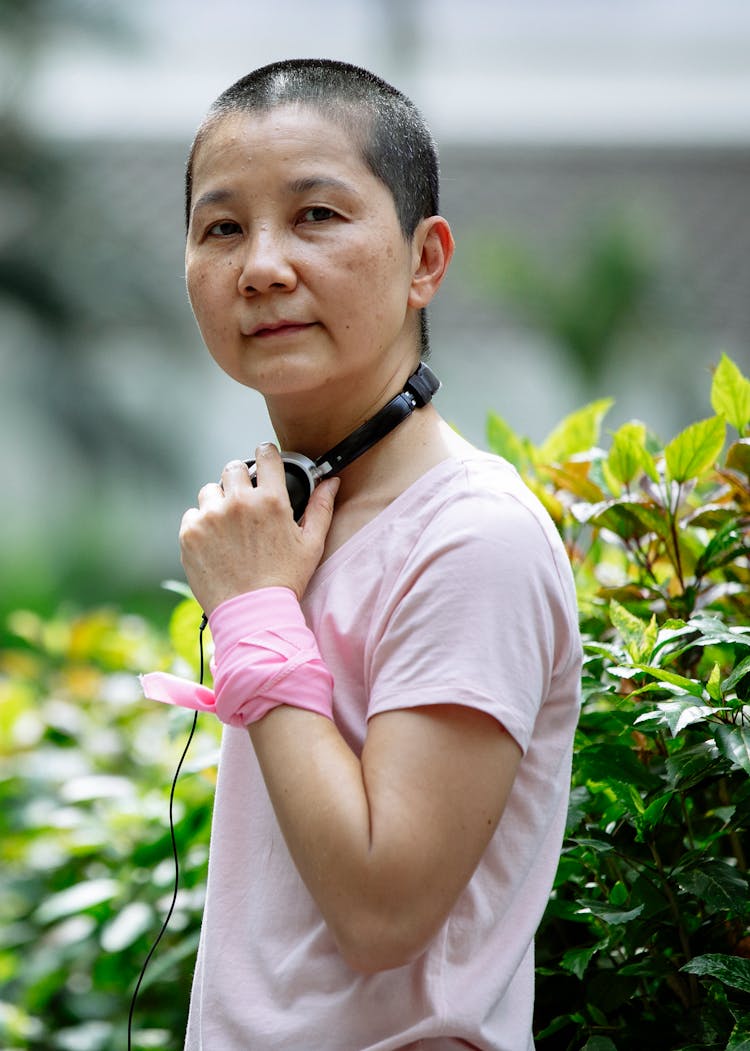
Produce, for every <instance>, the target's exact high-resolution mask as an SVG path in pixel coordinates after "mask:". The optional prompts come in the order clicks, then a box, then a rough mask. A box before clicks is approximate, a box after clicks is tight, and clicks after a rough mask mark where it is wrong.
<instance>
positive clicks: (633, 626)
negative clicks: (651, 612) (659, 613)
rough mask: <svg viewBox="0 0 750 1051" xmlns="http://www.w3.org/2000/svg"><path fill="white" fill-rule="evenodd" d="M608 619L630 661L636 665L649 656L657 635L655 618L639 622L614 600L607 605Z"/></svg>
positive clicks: (638, 619)
mask: <svg viewBox="0 0 750 1051" xmlns="http://www.w3.org/2000/svg"><path fill="white" fill-rule="evenodd" d="M609 617H610V620H611V621H612V625H613V627H614V628H616V630H617V631H618V632H619V633H620V635H621V637H622V641H623V643H624V645H625V649H626V650H627V651H628V654H629V655H630V658H631V660H632V661H634V662H635V663H636V664H637V663H638V662H639V661H642V660H644V658H646V657H650V656H651V653H652V652H653V649H654V646H655V645H656V639H657V636H658V633H659V629H658V626H657V624H656V617H654V616H652V617H651V620H650V621H648V622H646V621H644V620H641V619H640V617H636V616H634V615H633V614H632V613H631V612H630V611H629V610H627V609H626V608H625V607H624V606H621V605H620V603H619V602H616V601H615V600H614V599H612V601H611V602H610V604H609Z"/></svg>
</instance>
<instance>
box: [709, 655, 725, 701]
mask: <svg viewBox="0 0 750 1051" xmlns="http://www.w3.org/2000/svg"><path fill="white" fill-rule="evenodd" d="M706 693H707V694H708V696H709V697H710V698H711V700H712V701H716V702H717V703H719V702H720V701H721V699H722V696H721V668H720V667H719V665H718V664H716V663H714V666H713V668H712V669H711V674H710V675H709V677H708V682H707V683H706Z"/></svg>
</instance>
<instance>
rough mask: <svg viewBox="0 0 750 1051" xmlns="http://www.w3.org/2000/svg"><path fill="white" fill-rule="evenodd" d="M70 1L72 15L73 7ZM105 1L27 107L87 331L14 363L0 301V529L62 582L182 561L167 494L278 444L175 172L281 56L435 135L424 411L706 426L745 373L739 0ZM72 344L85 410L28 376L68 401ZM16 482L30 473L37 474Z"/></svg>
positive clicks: (165, 569) (747, 134)
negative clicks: (196, 261)
mask: <svg viewBox="0 0 750 1051" xmlns="http://www.w3.org/2000/svg"><path fill="white" fill-rule="evenodd" d="M32 6H34V5H32ZM67 6H69V7H70V10H71V12H77V13H78V15H79V16H80V15H81V13H82V12H83V18H82V19H81V18H79V20H78V21H75V20H74V19H73V18H72V17H71V19H70V20H66V18H65V17H60V12H61V9H65V8H66V7H67ZM96 6H97V10H98V12H99V16H100V21H101V16H103V15H110V16H111V20H112V25H110V26H109V27H105V31H102V27H101V25H100V26H99V27H98V30H99V31H98V32H97V33H94V34H92V32H91V25H90V24H88V25H87V24H86V22H87V18H89V16H90V13H91V10H92V6H91V5H87V4H84V3H79V4H73V3H72V0H70V4H69V5H58V6H57V7H56V10H57V14H58V17H57V18H56V20H55V22H54V23H53V22H52V21H51V20H50V22H49V24H48V25H46V24H45V25H43V26H41V30H42V31H41V32H39V33H38V34H37V45H38V50H37V54H36V61H35V62H34V64H33V66H31V67H30V69H29V79H28V86H27V89H25V90H24V91H23V92H22V93H20V92H17V93H16V97H17V100H18V103H17V104H18V107H19V113H20V119H21V120H22V122H23V124H24V126H25V127H27V128H30V129H33V130H34V132H35V134H36V135H38V136H39V138H40V139H41V140H42V141H49V142H52V143H54V147H55V150H56V151H57V152H58V154H59V155H61V156H63V157H64V159H65V167H66V179H65V181H64V183H61V184H60V185H59V187H58V188H57V189H56V190H55V198H54V202H53V203H54V206H53V207H49V208H48V209H47V211H46V213H45V222H44V224H43V228H42V229H41V230H40V229H36V230H34V231H33V234H32V236H35V237H38V238H41V240H42V242H44V243H45V244H47V245H48V246H49V252H50V256H51V258H53V259H59V260H60V264H59V265H60V268H61V269H65V274H64V281H63V283H62V287H64V288H65V289H66V290H67V293H66V294H67V296H68V297H69V301H70V302H71V303H75V304H76V306H77V309H78V310H79V311H80V313H81V320H82V324H81V326H80V334H79V335H78V337H77V340H78V342H77V344H76V348H75V354H72V353H71V354H70V357H69V358H66V357H65V354H66V353H70V351H69V350H68V351H65V349H64V348H63V349H62V350H61V351H60V355H61V357H60V356H59V357H58V358H57V359H56V360H55V361H54V364H53V363H52V356H53V355H54V354H55V351H54V349H53V347H47V350H46V352H45V354H40V355H38V356H37V358H36V359H34V357H33V355H30V354H29V349H28V341H29V340H30V339H33V338H34V337H33V332H32V330H31V329H29V327H28V326H27V324H26V323H25V321H24V319H23V317H22V312H21V313H19V311H18V309H17V304H16V306H14V307H13V309H11V310H9V312H8V322H7V324H6V325H5V326H4V329H5V336H4V338H3V346H2V348H1V349H0V360H1V361H2V368H3V375H4V380H3V394H2V397H3V401H4V402H5V403H6V404H4V406H3V410H2V413H1V414H0V438H1V439H2V441H3V447H4V448H5V449H6V450H9V451H10V454H9V455H6V456H5V457H3V458H2V468H1V469H0V471H1V476H0V484H1V485H2V486H3V491H4V492H15V493H21V494H23V499H19V500H18V501H17V502H15V501H14V504H13V509H12V514H10V515H9V516H8V517H7V519H6V524H7V526H8V529H9V530H10V532H11V534H12V536H13V538H15V541H16V542H17V543H18V545H19V548H18V549H19V550H20V549H24V550H25V551H27V552H28V551H30V550H36V551H37V552H38V555H37V561H38V565H42V566H45V565H46V566H47V568H46V570H45V573H46V574H47V577H46V579H47V580H48V581H49V583H50V587H53V588H54V587H60V588H63V587H65V586H66V584H67V580H68V575H66V573H63V572H62V571H60V561H61V560H64V559H66V558H67V559H72V564H73V565H74V567H75V568H76V569H81V570H82V571H83V568H85V566H86V564H87V560H88V564H91V565H95V566H97V567H104V568H103V569H101V572H100V571H99V570H97V572H98V573H99V579H101V580H104V581H105V582H106V580H107V579H108V578H107V576H106V572H107V567H110V568H112V569H113V570H114V573H113V580H114V581H115V583H114V585H113V586H120V585H121V584H122V583H123V582H124V581H126V580H127V579H128V578H133V579H138V580H140V581H148V580H150V579H153V580H158V578H159V575H169V574H170V573H175V572H177V571H178V570H177V568H176V566H177V560H176V543H175V540H174V534H175V532H176V526H177V523H178V521H179V516H180V514H181V511H182V508H183V507H184V506H185V505H186V504H187V503H189V502H191V501H192V500H193V498H194V493H195V491H196V490H197V488H198V487H199V485H200V484H201V483H202V482H203V481H204V480H205V479H206V478H210V477H215V476H216V475H217V473H218V471H219V470H220V467H221V465H222V464H223V463H224V462H225V461H226V459H228V458H229V457H231V456H235V455H237V454H249V453H250V451H251V450H252V448H253V447H254V445H255V443H256V442H257V441H258V440H261V439H263V438H266V437H267V436H268V434H269V427H268V423H267V419H266V416H265V411H264V409H263V407H262V403H261V402H260V399H258V398H257V397H256V396H255V395H254V394H252V393H251V392H244V391H241V390H235V389H234V386H233V385H232V383H231V382H230V381H229V380H227V379H226V378H225V377H223V376H222V375H221V374H220V373H219V372H218V370H217V369H216V367H215V366H214V365H213V364H212V363H211V362H210V360H209V359H208V355H207V354H206V353H205V352H204V351H203V350H202V348H201V346H200V341H199V337H198V335H197V332H196V331H195V329H194V326H193V323H192V320H191V318H190V315H189V308H188V305H187V302H186V299H185V295H184V288H183V284H182V237H183V220H182V186H181V182H182V172H183V166H184V158H185V154H186V151H187V148H188V145H189V142H190V139H191V136H192V133H193V131H194V129H195V127H196V125H197V124H198V122H199V121H200V119H201V116H202V114H203V112H204V111H205V109H206V107H207V105H208V104H209V103H210V101H211V100H212V99H213V98H214V97H215V96H216V95H217V94H218V93H219V91H221V90H222V89H223V88H224V87H226V86H227V85H228V84H229V83H230V82H231V81H232V80H234V79H236V77H238V76H240V75H242V74H243V73H244V72H247V71H248V70H249V69H251V68H253V67H255V66H257V65H260V64H263V63H265V62H268V61H273V60H274V59H277V58H282V57H288V56H291V55H304V56H314V55H324V56H326V57H334V58H341V59H345V60H347V61H353V62H357V63H360V64H363V65H366V66H368V67H369V68H371V69H373V70H374V71H375V72H378V73H380V74H381V75H383V76H385V77H386V78H387V79H391V80H393V81H394V82H395V83H396V84H398V85H399V86H401V87H403V88H404V90H406V91H407V93H409V94H411V96H412V97H413V98H414V99H415V100H416V101H417V102H418V104H419V105H420V106H421V108H422V109H423V111H424V112H425V114H426V115H427V117H428V120H429V121H430V123H431V124H432V127H433V129H434V131H435V133H436V137H437V139H438V142H439V144H440V146H441V158H442V169H443V211H444V213H445V214H446V215H447V216H448V218H449V219H450V220H451V222H452V225H453V227H454V232H455V234H456V239H457V242H458V253H457V257H456V261H455V265H454V267H453V270H452V273H451V275H450V277H449V280H448V281H447V283H446V285H445V286H444V289H443V290H441V294H440V296H439V300H438V302H437V303H436V305H435V307H434V309H433V310H432V330H433V344H434V351H433V362H434V367H435V368H436V371H438V372H439V374H440V375H441V377H442V378H443V380H444V390H443V391H442V392H441V394H440V396H439V407H440V408H441V410H442V411H443V412H444V414H445V415H446V416H447V417H448V418H449V419H450V420H451V422H453V423H455V424H456V425H457V426H458V427H459V428H460V429H461V430H462V431H463V432H464V433H465V434H466V435H467V436H468V437H470V438H471V439H472V440H474V441H476V442H479V443H480V444H481V443H482V442H483V440H484V420H485V417H486V414H487V412H488V410H490V409H492V410H494V411H496V412H499V413H500V414H501V415H502V416H504V417H505V418H506V419H507V420H508V421H509V422H510V423H511V424H512V425H513V426H514V427H516V428H517V429H518V430H519V431H521V432H523V433H525V434H527V435H528V436H530V437H531V438H533V439H534V440H541V439H542V438H543V437H544V435H545V434H546V433H547V432H548V431H549V430H550V429H551V428H552V426H553V425H554V424H555V423H556V422H557V421H558V420H559V419H560V418H561V417H562V416H563V415H565V414H566V413H568V412H570V411H572V410H573V409H575V408H577V407H579V406H580V405H581V404H582V403H583V402H584V401H587V400H590V399H591V398H593V397H599V396H603V395H612V396H614V397H615V398H616V399H617V404H616V407H615V409H614V410H613V411H612V414H611V418H610V420H609V424H610V425H611V426H612V427H614V426H616V425H617V424H618V423H620V422H622V421H623V420H625V419H627V418H630V417H633V416H637V417H639V418H641V419H644V420H645V421H646V422H647V423H648V424H649V425H650V426H652V427H653V428H654V429H655V430H657V431H658V432H659V433H660V434H661V435H662V437H669V436H671V434H673V433H674V432H675V431H676V430H677V429H679V427H681V426H683V425H684V424H686V423H688V422H690V421H691V420H693V419H695V418H697V417H700V416H704V415H708V414H709V413H710V411H711V409H710V405H709V402H708V389H709V384H710V367H711V365H712V364H713V363H715V362H716V361H717V360H718V358H719V356H720V353H721V351H722V350H726V351H727V352H728V353H729V354H730V355H731V356H733V357H734V358H735V360H736V361H737V362H738V363H739V364H740V365H741V366H742V367H744V368H745V369H746V370H747V367H748V363H750V352H748V347H750V294H748V289H749V288H750V253H748V244H749V243H750V207H749V206H750V8H748V7H747V5H746V4H745V3H744V2H743V0H716V2H713V3H712V4H710V5H709V4H706V3H705V2H699V0H682V2H679V3H678V2H676V0H670V2H667V0H627V2H626V0H619V2H618V0H613V2H610V3H607V4H603V3H601V2H595V0H531V2H524V0H464V2H463V3H462V4H460V5H459V4H455V3H450V2H448V0H422V2H418V0H328V2H320V3H316V4H310V3H308V2H306V0H287V2H286V3H285V4H284V9H283V11H284V13H283V26H280V24H279V17H278V15H277V14H275V13H274V12H272V11H269V10H268V5H260V4H256V3H254V2H248V3H243V2H239V0H213V2H212V3H211V4H205V3H204V2H203V0H180V2H179V3H178V2H177V0H158V2H157V3H149V2H146V0H140V2H133V3H131V4H128V5H124V4H122V3H117V2H116V0H108V2H102V3H100V4H99V5H96ZM39 7H40V10H41V11H42V13H44V11H45V10H47V12H49V11H50V10H52V9H53V8H54V7H55V5H51V6H45V5H44V4H40V5H39ZM89 23H90V19H89ZM37 28H38V29H39V28H40V27H37ZM9 40H10V38H9ZM8 46H9V45H8V44H7V42H6V48H7V47H8ZM21 214H22V212H21V211H17V212H15V213H14V215H9V216H8V217H7V218H6V219H5V221H4V223H3V226H2V227H1V228H0V229H2V230H3V231H4V232H5V234H6V242H7V238H8V237H10V238H11V239H12V238H23V236H24V233H25V230H24V228H23V226H21V228H18V227H19V223H18V222H14V218H15V219H16V220H17V219H18V216H19V215H21ZM23 219H24V223H26V222H28V219H27V217H26V216H25V214H24V216H23ZM71 261H72V262H71ZM520 271H523V275H524V280H523V281H522V282H519V281H518V280H511V279H510V278H511V277H513V275H515V277H516V278H518V274H519V272H520ZM602 275H604V276H602ZM605 278H606V281H605V280H604V279H605ZM628 282H630V284H629V283H628ZM631 285H632V287H631ZM628 288H630V294H629V295H626V294H625V291H626V290H627V289H628ZM613 295H614V296H615V299H617V295H619V296H620V299H619V300H617V302H615V304H614V306H613V307H612V319H611V323H606V322H605V323H604V324H603V326H602V327H600V329H596V327H595V326H594V330H593V336H592V335H591V332H590V331H589V329H590V326H589V327H588V328H587V324H586V323H587V321H588V320H590V319H593V320H595V317H596V314H597V311H598V310H599V308H600V307H601V305H602V303H603V301H604V300H605V299H607V300H608V299H609V298H611V297H612V296H613ZM0 310H2V300H0ZM582 330H584V331H583V334H582V335H581V331H582ZM586 332H589V334H588V335H586ZM597 332H598V333H599V335H598V336H597ZM576 333H578V336H577V335H576ZM579 337H580V338H579ZM605 337H606V338H605ZM597 338H598V339H599V340H600V344H601V345H600V346H599V344H597V342H596V340H597ZM577 340H578V342H577ZM587 341H588V342H587ZM48 342H49V340H48ZM52 343H53V344H54V340H52ZM587 348H588V349H587ZM74 357H75V368H76V369H78V370H79V371H80V375H81V382H80V383H79V384H78V389H79V390H80V391H81V392H82V393H81V395H80V397H81V401H80V404H77V405H76V404H74V405H72V407H70V411H68V412H67V413H66V411H64V410H63V409H61V407H60V406H59V405H57V409H58V410H60V411H56V412H52V413H51V412H50V405H51V404H53V403H54V401H55V398H54V391H50V390H49V389H47V388H45V384H46V385H47V387H49V385H50V383H51V384H52V386H55V388H56V390H57V391H58V394H59V392H60V391H62V392H64V397H65V398H66V399H67V400H68V401H70V400H71V399H72V398H74V394H73V391H72V387H71V389H70V390H69V389H68V387H67V386H66V382H65V379H66V377H68V379H69V378H70V376H71V375H72V373H71V371H70V369H69V368H68V367H67V363H68V361H70V363H71V366H70V367H71V368H72V367H73V365H72V362H73V359H74ZM35 360H36V361H37V363H38V374H35V373H34V369H35V368H36V367H37V366H36V365H35V364H34V361H35ZM51 377H52V378H51ZM55 377H57V378H55ZM97 391H106V395H107V397H106V399H103V400H100V401H99V402H98V401H97V397H98V396H97ZM60 397H63V395H60ZM58 400H59V399H58ZM97 405H99V409H98V410H97ZM102 405H106V406H109V408H107V409H106V411H103V410H102ZM97 411H98V415H97ZM61 421H62V422H61ZM92 421H93V422H92ZM122 421H127V424H128V435H129V437H128V440H127V442H123V443H121V444H126V445H128V448H129V450H130V455H129V456H125V457H123V458H122V459H118V457H117V454H116V449H117V435H118V428H119V427H121V426H122V430H121V431H120V433H121V434H122V435H123V436H124V434H125V428H124V425H123V423H122ZM84 422H85V425H84ZM77 423H78V424H80V427H79V428H78V431H76V426H77ZM97 435H99V437H97ZM113 439H114V441H113ZM139 439H140V442H139ZM110 445H111V446H112V450H113V451H112V452H111V453H107V454H106V455H105V454H104V453H103V452H101V450H104V449H105V448H106V449H109V448H110ZM97 449H99V450H100V453H101V455H97ZM16 450H17V452H16ZM30 471H33V472H34V473H37V472H39V471H41V474H42V476H43V478H44V484H43V485H35V486H29V484H28V477H29V472H30ZM61 538H63V539H61ZM45 560H46V562H45ZM76 560H77V561H76ZM82 567H83V568H82ZM0 568H1V567H0ZM37 568H38V567H37ZM71 572H72V570H71ZM101 573H104V576H103V577H102V576H101ZM40 586H41V585H40Z"/></svg>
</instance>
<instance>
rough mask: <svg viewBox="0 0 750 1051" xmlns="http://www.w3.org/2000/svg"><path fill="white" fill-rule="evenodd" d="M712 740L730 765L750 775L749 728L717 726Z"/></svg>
mask: <svg viewBox="0 0 750 1051" xmlns="http://www.w3.org/2000/svg"><path fill="white" fill-rule="evenodd" d="M714 740H715V741H716V744H717V745H718V748H719V751H720V752H721V754H722V755H723V756H724V757H725V758H726V759H729V760H730V762H731V763H733V764H734V765H735V766H738V767H739V768H740V769H741V770H744V771H745V773H746V774H750V726H728V725H727V724H726V723H724V724H722V725H721V726H718V727H717V728H716V730H715V732H714Z"/></svg>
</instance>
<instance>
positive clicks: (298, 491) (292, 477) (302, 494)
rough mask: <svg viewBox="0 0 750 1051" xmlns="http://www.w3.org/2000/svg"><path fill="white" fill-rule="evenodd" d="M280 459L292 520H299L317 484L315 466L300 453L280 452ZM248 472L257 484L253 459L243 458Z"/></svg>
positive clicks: (312, 461) (252, 480) (313, 462)
mask: <svg viewBox="0 0 750 1051" xmlns="http://www.w3.org/2000/svg"><path fill="white" fill-rule="evenodd" d="M281 459H282V460H283V462H284V477H285V480H286V491H287V493H288V494H289V503H290V504H291V505H292V512H293V514H294V521H295V522H299V520H300V518H302V515H303V514H304V513H305V508H306V507H307V502H308V500H309V499H310V497H311V496H312V491H313V489H314V488H315V486H316V485H317V484H318V479H317V474H316V472H317V468H316V466H315V461H314V460H311V459H309V457H307V456H304V455H303V454H302V453H285V452H282V454H281ZM245 463H246V464H247V469H248V471H249V472H250V480H251V482H252V483H253V485H257V484H258V483H257V481H256V479H255V460H245Z"/></svg>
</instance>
